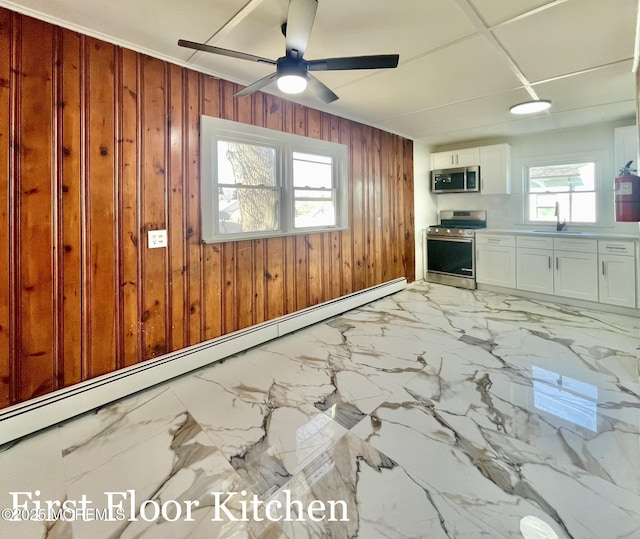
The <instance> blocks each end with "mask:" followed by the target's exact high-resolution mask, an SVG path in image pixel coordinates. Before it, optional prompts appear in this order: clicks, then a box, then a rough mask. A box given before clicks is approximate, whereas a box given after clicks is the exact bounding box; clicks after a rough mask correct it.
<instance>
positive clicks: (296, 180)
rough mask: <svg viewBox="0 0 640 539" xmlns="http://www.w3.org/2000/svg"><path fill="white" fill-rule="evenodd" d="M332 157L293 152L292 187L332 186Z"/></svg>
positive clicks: (327, 187) (328, 187)
mask: <svg viewBox="0 0 640 539" xmlns="http://www.w3.org/2000/svg"><path fill="white" fill-rule="evenodd" d="M332 168H333V159H332V158H331V157H328V156H325V155H312V154H308V153H301V152H293V185H294V187H324V188H326V189H330V188H331V187H332V175H331V172H332Z"/></svg>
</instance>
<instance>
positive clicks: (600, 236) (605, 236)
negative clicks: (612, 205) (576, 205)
mask: <svg viewBox="0 0 640 539" xmlns="http://www.w3.org/2000/svg"><path fill="white" fill-rule="evenodd" d="M477 234H513V235H516V236H546V237H554V238H584V239H592V240H627V241H640V235H638V234H618V233H615V232H611V233H608V232H607V233H603V232H574V231H572V230H569V231H566V232H564V231H561V232H556V231H555V230H526V229H504V228H482V229H478V230H476V235H477Z"/></svg>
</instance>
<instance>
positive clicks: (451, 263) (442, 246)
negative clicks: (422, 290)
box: [425, 210, 487, 288]
mask: <svg viewBox="0 0 640 539" xmlns="http://www.w3.org/2000/svg"><path fill="white" fill-rule="evenodd" d="M486 226H487V212H486V210H442V211H441V212H440V224H437V225H432V226H430V227H429V228H427V230H426V233H425V252H426V261H427V264H426V267H427V271H426V274H425V279H426V280H427V281H429V282H432V283H440V284H447V285H451V286H458V287H461V288H475V287H476V268H475V236H476V234H475V231H476V230H477V229H479V228H486Z"/></svg>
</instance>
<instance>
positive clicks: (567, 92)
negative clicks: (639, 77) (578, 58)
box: [534, 60, 635, 112]
mask: <svg viewBox="0 0 640 539" xmlns="http://www.w3.org/2000/svg"><path fill="white" fill-rule="evenodd" d="M631 66H632V61H631V60H629V61H626V62H620V63H619V64H614V65H610V66H607V67H603V68H600V69H597V70H594V71H589V72H586V73H581V74H579V75H575V76H572V77H565V78H561V79H557V80H553V81H549V82H545V83H542V84H537V85H535V86H534V88H535V90H536V92H537V93H538V95H539V96H540V97H543V98H545V99H550V100H551V101H552V111H553V112H563V111H571V110H578V109H583V108H587V107H594V106H600V105H603V104H609V103H618V102H625V101H634V100H635V77H634V75H633V73H632V72H631Z"/></svg>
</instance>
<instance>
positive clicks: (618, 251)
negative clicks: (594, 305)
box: [598, 241, 636, 308]
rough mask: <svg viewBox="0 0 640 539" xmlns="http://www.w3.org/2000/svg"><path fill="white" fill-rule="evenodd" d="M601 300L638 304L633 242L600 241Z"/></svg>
mask: <svg viewBox="0 0 640 539" xmlns="http://www.w3.org/2000/svg"><path fill="white" fill-rule="evenodd" d="M598 253H599V254H598V263H599V285H600V286H599V301H600V302H601V303H608V304H610V305H619V306H621V307H632V308H633V307H635V306H636V260H635V249H634V244H633V242H625V241H622V242H620V241H619V242H615V241H599V242H598Z"/></svg>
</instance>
